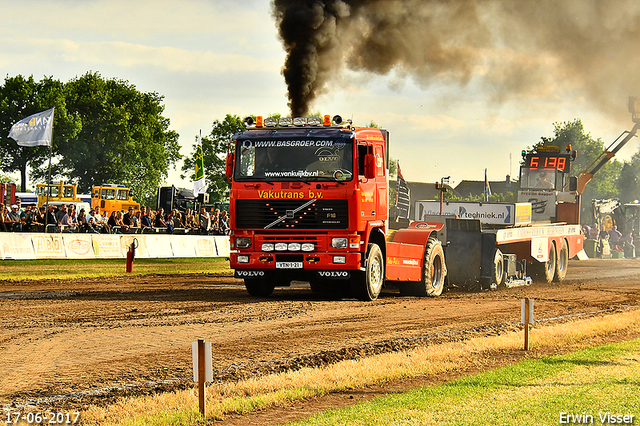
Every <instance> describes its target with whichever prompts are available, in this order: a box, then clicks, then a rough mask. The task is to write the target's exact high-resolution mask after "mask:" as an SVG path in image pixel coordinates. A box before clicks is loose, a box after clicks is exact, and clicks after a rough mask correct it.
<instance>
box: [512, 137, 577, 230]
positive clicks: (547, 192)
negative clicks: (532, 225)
mask: <svg viewBox="0 0 640 426" xmlns="http://www.w3.org/2000/svg"><path fill="white" fill-rule="evenodd" d="M576 155H577V153H576V151H572V150H571V146H570V145H569V146H567V147H566V148H565V149H561V148H560V146H558V145H538V146H537V147H535V148H534V149H533V150H532V151H530V152H527V151H523V152H522V160H523V163H522V166H521V167H520V189H519V190H518V202H519V203H531V210H532V221H533V222H550V223H555V222H565V223H569V224H579V223H580V220H579V218H580V216H579V194H578V193H577V192H576V178H575V177H571V162H572V161H573V160H574V159H575V158H576Z"/></svg>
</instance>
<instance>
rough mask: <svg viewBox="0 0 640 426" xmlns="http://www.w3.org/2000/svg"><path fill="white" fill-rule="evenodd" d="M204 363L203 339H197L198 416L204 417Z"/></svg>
mask: <svg viewBox="0 0 640 426" xmlns="http://www.w3.org/2000/svg"><path fill="white" fill-rule="evenodd" d="M204 379H205V362H204V339H198V396H199V399H200V415H201V416H202V417H204V409H205V406H204V401H205V395H204V392H205V387H204Z"/></svg>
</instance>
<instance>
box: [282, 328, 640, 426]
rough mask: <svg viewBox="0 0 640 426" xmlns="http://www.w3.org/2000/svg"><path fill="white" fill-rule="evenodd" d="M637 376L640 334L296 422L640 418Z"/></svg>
mask: <svg viewBox="0 0 640 426" xmlns="http://www.w3.org/2000/svg"><path fill="white" fill-rule="evenodd" d="M639 377H640V340H633V341H630V342H624V343H617V344H609V345H604V346H599V347H596V348H589V349H585V350H581V351H578V352H574V353H570V354H567V355H561V356H552V357H546V358H542V359H537V360H527V361H524V362H520V363H518V364H516V365H513V366H510V367H506V368H501V369H498V370H493V371H488V372H486V373H482V374H478V375H475V376H471V377H465V378H462V379H459V380H455V381H452V382H449V383H446V384H443V385H441V386H435V387H428V388H421V389H417V390H414V391H410V392H406V393H402V394H399V395H393V396H389V397H384V398H377V399H375V400H373V401H371V402H368V403H364V404H359V405H357V406H354V407H350V408H347V409H343V410H337V411H331V412H327V413H323V414H321V415H318V416H315V417H313V418H311V419H308V420H306V421H302V422H298V423H291V424H290V425H291V426H293V425H296V426H302V425H305V426H311V425H313V426H320V425H344V426H348V425H376V426H385V425H389V426H391V425H429V424H438V425H469V424H473V425H534V424H535V425H558V424H570V423H574V424H575V423H595V424H612V423H615V424H621V423H634V424H638V422H639V420H638V416H640V392H639V391H640V381H639V380H638V378H639ZM612 416H613V417H612Z"/></svg>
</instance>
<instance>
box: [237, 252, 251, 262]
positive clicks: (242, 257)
mask: <svg viewBox="0 0 640 426" xmlns="http://www.w3.org/2000/svg"><path fill="white" fill-rule="evenodd" d="M237 260H238V263H249V256H247V255H246V254H239V255H238V258H237Z"/></svg>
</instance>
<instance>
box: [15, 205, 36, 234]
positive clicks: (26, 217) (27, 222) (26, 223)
mask: <svg viewBox="0 0 640 426" xmlns="http://www.w3.org/2000/svg"><path fill="white" fill-rule="evenodd" d="M33 209H35V207H33ZM18 212H20V206H18ZM20 221H21V222H22V232H31V231H32V230H33V229H32V227H33V226H34V225H33V223H34V221H35V213H34V211H33V210H32V207H31V206H30V205H27V206H26V207H25V208H24V209H22V212H20Z"/></svg>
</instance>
